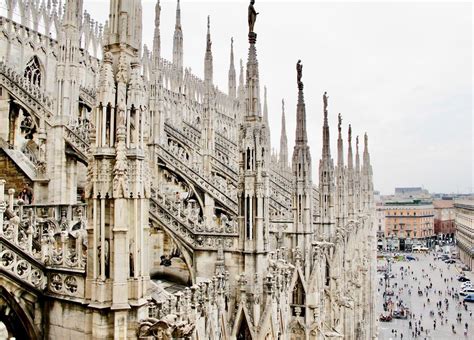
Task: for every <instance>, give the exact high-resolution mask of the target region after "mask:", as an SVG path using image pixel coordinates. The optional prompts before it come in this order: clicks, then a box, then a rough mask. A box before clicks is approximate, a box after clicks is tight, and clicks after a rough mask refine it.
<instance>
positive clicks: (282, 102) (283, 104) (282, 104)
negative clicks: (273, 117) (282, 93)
mask: <svg viewBox="0 0 474 340" xmlns="http://www.w3.org/2000/svg"><path fill="white" fill-rule="evenodd" d="M281 111H282V112H283V113H285V99H284V98H282V99H281Z"/></svg>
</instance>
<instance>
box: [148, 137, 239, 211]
mask: <svg viewBox="0 0 474 340" xmlns="http://www.w3.org/2000/svg"><path fill="white" fill-rule="evenodd" d="M157 152H158V157H160V158H162V159H163V160H164V161H166V162H168V163H169V164H172V165H173V166H174V167H175V168H177V169H178V170H179V171H180V172H181V173H183V174H184V175H185V176H187V177H189V178H190V179H191V180H193V181H194V182H195V183H196V185H198V186H200V187H201V188H202V189H204V190H206V191H207V192H208V193H210V194H211V196H213V197H214V198H215V199H217V200H219V201H220V202H222V203H223V204H224V205H226V206H227V207H228V208H229V209H230V210H231V211H233V212H234V213H237V196H236V191H234V190H232V188H228V187H226V186H224V185H223V184H222V183H211V181H209V180H208V179H207V178H206V177H205V176H204V174H203V170H202V167H200V166H197V165H196V164H194V163H193V161H192V159H191V157H189V158H187V156H186V155H185V154H184V153H181V154H179V153H178V152H177V150H174V149H173V147H171V146H168V145H166V144H165V145H161V146H160V148H159V149H158V151H157Z"/></svg>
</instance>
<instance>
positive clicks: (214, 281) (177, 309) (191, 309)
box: [138, 272, 230, 339]
mask: <svg viewBox="0 0 474 340" xmlns="http://www.w3.org/2000/svg"><path fill="white" fill-rule="evenodd" d="M229 289H230V287H229V273H228V272H225V273H223V274H219V275H217V276H214V277H212V278H211V279H210V280H206V281H203V282H200V283H198V284H195V285H193V286H191V287H186V288H184V290H182V291H179V292H177V293H175V294H169V293H166V294H160V295H159V296H155V295H154V294H152V300H151V301H150V302H149V304H148V318H146V319H144V320H141V321H140V326H139V330H138V336H139V337H140V338H141V337H148V336H152V337H154V338H158V339H174V338H187V337H190V336H191V335H192V334H193V332H194V330H195V327H196V324H197V323H198V322H199V320H203V319H209V320H210V322H218V320H220V319H221V318H219V314H221V313H225V302H226V300H227V299H228V296H229ZM216 329H217V328H216ZM169 336H171V337H169Z"/></svg>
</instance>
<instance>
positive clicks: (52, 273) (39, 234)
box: [0, 180, 87, 298]
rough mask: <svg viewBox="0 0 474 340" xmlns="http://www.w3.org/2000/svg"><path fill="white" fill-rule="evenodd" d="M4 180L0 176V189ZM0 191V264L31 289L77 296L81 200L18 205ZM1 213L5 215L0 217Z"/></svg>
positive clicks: (81, 267)
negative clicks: (61, 203) (4, 196)
mask: <svg viewBox="0 0 474 340" xmlns="http://www.w3.org/2000/svg"><path fill="white" fill-rule="evenodd" d="M4 186H5V181H4V180H0V193H3V192H4ZM8 193H9V195H8V196H9V197H8V202H7V201H5V200H4V199H3V196H0V265H1V267H2V269H4V270H5V271H7V272H9V273H10V274H11V275H13V276H15V277H17V278H18V279H20V280H21V281H24V282H26V283H28V284H30V285H31V286H33V287H34V288H37V289H39V290H43V289H45V288H46V287H48V291H49V292H51V293H54V294H59V295H65V296H73V297H76V298H82V297H83V293H84V278H83V275H84V273H85V267H86V249H87V243H86V242H87V237H86V230H85V224H86V217H85V211H86V209H85V205H84V204H78V205H72V206H71V205H69V206H68V205H24V204H23V201H22V200H21V199H19V200H15V190H13V189H10V190H9V192H8ZM4 215H5V218H4Z"/></svg>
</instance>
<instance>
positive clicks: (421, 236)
mask: <svg viewBox="0 0 474 340" xmlns="http://www.w3.org/2000/svg"><path fill="white" fill-rule="evenodd" d="M384 208H385V209H384V210H385V235H384V236H385V239H386V244H387V248H389V249H393V250H401V251H404V250H411V249H412V247H413V246H416V245H422V246H428V247H429V246H431V244H432V243H433V241H434V239H435V234H434V207H433V204H431V203H430V202H427V201H421V200H411V201H391V202H385V205H384Z"/></svg>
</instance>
